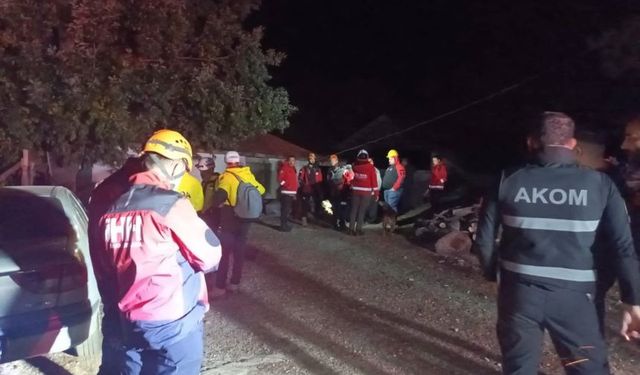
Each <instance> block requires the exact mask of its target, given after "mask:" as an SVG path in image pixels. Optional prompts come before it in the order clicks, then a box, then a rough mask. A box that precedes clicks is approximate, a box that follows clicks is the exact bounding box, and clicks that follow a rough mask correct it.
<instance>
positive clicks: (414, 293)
mask: <svg viewBox="0 0 640 375" xmlns="http://www.w3.org/2000/svg"><path fill="white" fill-rule="evenodd" d="M250 244H251V247H252V248H253V249H255V250H256V251H257V259H256V260H255V261H252V262H247V264H246V268H245V276H244V279H243V284H242V288H241V290H240V292H239V293H237V294H234V295H230V296H228V297H226V298H224V299H221V300H218V301H214V302H213V304H212V310H211V311H210V312H209V313H208V314H207V317H206V338H205V340H206V345H205V346H206V348H207V349H206V358H205V361H204V367H203V371H202V373H203V374H208V375H213V374H220V375H231V374H234V375H236V374H240V375H252V374H274V375H275V374H278V375H280V374H328V375H332V374H372V375H379V374H380V375H381V374H466V375H482V374H499V373H500V365H499V358H500V357H499V351H498V349H497V342H496V338H495V334H494V321H495V315H496V308H495V286H494V285H492V284H490V283H486V282H484V281H482V279H481V277H480V276H479V272H478V270H476V269H473V267H472V266H471V265H469V264H467V263H465V262H464V261H461V260H455V259H442V258H439V257H438V256H436V255H435V254H434V253H432V252H431V251H429V250H427V249H425V248H423V247H420V246H417V245H414V244H412V243H411V242H410V241H408V240H407V239H406V238H405V237H404V236H401V235H394V236H392V237H383V236H382V235H381V231H380V230H378V229H369V230H368V231H367V234H366V235H365V236H364V237H350V236H346V235H344V234H341V233H337V232H334V231H331V230H328V229H325V228H321V227H316V226H310V227H307V228H302V227H296V228H295V229H294V231H293V232H292V233H280V232H278V231H276V230H274V229H273V228H272V227H270V225H269V224H268V223H267V224H266V225H254V227H253V228H252V231H251V240H250ZM610 305H612V306H613V308H612V311H610V314H609V317H610V322H609V324H610V330H611V334H610V336H611V337H613V336H614V334H613V330H614V329H615V328H616V327H617V324H618V320H619V319H618V317H619V315H618V311H617V308H616V306H615V299H614V297H613V296H612V297H611V303H610ZM610 350H611V360H612V364H613V367H614V369H615V373H616V374H629V375H631V374H640V347H639V346H637V345H633V344H628V343H623V342H622V341H621V340H619V339H618V338H616V337H614V338H612V339H611V340H610ZM95 371H96V364H95V363H83V362H81V361H79V360H78V359H77V358H74V357H71V356H68V355H65V354H59V355H52V356H50V357H48V358H36V359H32V360H29V361H26V362H25V361H19V362H14V363H9V364H5V365H2V366H0V374H2V375H4V374H27V375H30V374H47V375H58V374H60V375H67V374H74V375H76V374H78V375H84V374H93V373H95ZM541 373H544V374H559V373H562V371H561V369H560V367H559V365H558V360H557V359H556V357H555V355H554V354H553V350H552V348H551V346H550V345H549V344H548V343H547V345H546V347H545V353H544V357H543V361H542V364H541Z"/></svg>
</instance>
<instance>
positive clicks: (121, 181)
mask: <svg viewBox="0 0 640 375" xmlns="http://www.w3.org/2000/svg"><path fill="white" fill-rule="evenodd" d="M144 170H145V167H144V163H143V161H142V159H140V158H138V157H134V158H129V159H127V161H126V162H125V163H124V165H123V166H122V167H121V168H120V169H118V170H117V171H116V172H115V173H113V174H112V175H111V176H109V177H107V178H106V179H104V180H103V181H102V182H100V183H99V184H98V185H97V186H96V187H95V188H94V189H93V191H92V192H91V196H90V198H89V202H88V205H87V211H88V216H89V249H90V253H91V262H92V263H93V264H94V265H99V264H100V263H101V262H103V259H104V258H103V257H102V256H101V254H99V249H101V246H100V244H99V241H100V240H101V238H102V237H101V233H100V226H99V224H100V218H101V217H102V216H104V215H105V214H106V213H107V211H109V209H110V208H111V206H113V205H114V203H115V202H116V201H117V200H118V198H120V197H121V196H122V194H124V193H126V192H127V191H128V190H129V189H130V188H131V182H130V179H131V176H133V175H136V174H138V173H140V172H143V171H144ZM97 276H98V275H96V277H97ZM106 285H110V281H109V280H98V289H99V292H100V297H101V299H102V306H103V315H102V363H101V364H100V368H99V369H98V374H99V375H110V374H117V373H119V371H120V368H121V367H122V365H123V361H124V353H125V349H124V344H123V338H122V329H121V324H120V311H119V310H118V296H117V295H116V290H115V289H114V288H111V287H109V288H107V287H105V286H106Z"/></svg>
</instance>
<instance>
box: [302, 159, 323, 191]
mask: <svg viewBox="0 0 640 375" xmlns="http://www.w3.org/2000/svg"><path fill="white" fill-rule="evenodd" d="M299 177H300V178H299V180H300V186H301V187H302V190H303V192H304V193H311V192H312V191H313V186H314V185H316V184H321V183H322V180H323V178H322V170H321V169H320V167H319V166H318V165H317V164H313V165H310V164H307V165H305V166H304V167H302V169H300V174H299Z"/></svg>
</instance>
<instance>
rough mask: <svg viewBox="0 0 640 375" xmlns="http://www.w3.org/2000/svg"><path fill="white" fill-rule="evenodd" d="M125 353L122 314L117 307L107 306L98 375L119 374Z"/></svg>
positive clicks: (103, 323) (103, 318) (105, 308)
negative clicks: (121, 322)
mask: <svg viewBox="0 0 640 375" xmlns="http://www.w3.org/2000/svg"><path fill="white" fill-rule="evenodd" d="M124 353H125V348H124V343H123V338H122V325H121V324H120V312H119V310H118V308H117V307H108V306H107V305H105V306H104V308H103V315H102V363H101V364H100V368H99V369H98V375H111V374H119V373H120V369H121V368H122V365H123V360H124Z"/></svg>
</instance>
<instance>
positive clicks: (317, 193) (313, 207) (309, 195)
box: [300, 184, 324, 218]
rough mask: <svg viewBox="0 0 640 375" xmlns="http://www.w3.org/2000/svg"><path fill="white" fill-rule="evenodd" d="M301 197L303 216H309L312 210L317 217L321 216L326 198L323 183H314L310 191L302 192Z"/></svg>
mask: <svg viewBox="0 0 640 375" xmlns="http://www.w3.org/2000/svg"><path fill="white" fill-rule="evenodd" d="M300 198H301V202H300V203H301V215H302V217H305V216H309V213H312V212H313V216H314V217H315V218H320V217H321V215H322V200H323V199H324V194H323V191H322V184H315V185H312V186H311V188H310V191H305V192H300Z"/></svg>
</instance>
